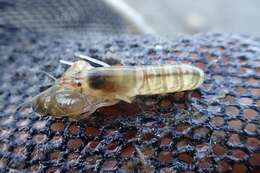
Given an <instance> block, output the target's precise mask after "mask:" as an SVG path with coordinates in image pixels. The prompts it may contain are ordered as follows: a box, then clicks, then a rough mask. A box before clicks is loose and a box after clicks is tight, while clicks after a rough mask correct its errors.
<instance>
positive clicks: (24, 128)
mask: <svg viewBox="0 0 260 173" xmlns="http://www.w3.org/2000/svg"><path fill="white" fill-rule="evenodd" d="M15 34H16V35H15ZM13 35H15V36H16V37H8V35H6V36H5V37H4V40H5V41H3V45H2V46H1V51H0V52H1V58H2V60H1V61H2V63H1V65H0V69H1V73H2V75H1V77H0V85H1V87H0V93H1V103H3V104H1V107H0V110H1V117H0V118H1V120H0V157H1V158H2V159H1V160H0V170H1V171H2V172H6V171H11V172H12V171H15V170H16V171H21V170H24V171H35V172H55V170H59V171H61V172H79V171H81V172H93V171H94V172H95V171H96V172H99V171H101V172H102V171H103V172H106V171H116V172H135V171H136V172H137V171H140V172H141V171H143V172H193V171H195V172H227V171H232V172H236V173H237V172H259V171H260V168H259V166H260V122H259V119H260V115H259V112H260V58H259V57H260V40H259V39H254V38H251V37H248V36H242V35H228V34H226V35H225V34H202V35H197V36H193V37H180V38H178V39H176V40H175V41H165V40H162V39H159V38H154V37H131V38H130V37H120V38H106V39H103V40H100V41H98V40H94V41H93V40H87V39H83V38H80V37H78V36H75V37H73V38H71V37H65V38H64V37H63V38H59V37H54V36H50V35H47V36H39V35H34V34H31V33H24V34H23V35H22V34H21V35H20V34H19V33H18V32H17V33H13ZM10 40H12V41H10ZM25 45H26V46H25ZM75 52H81V53H82V54H87V55H89V56H92V57H94V58H98V59H100V58H102V57H108V56H111V55H114V54H116V55H117V56H120V57H122V58H121V59H120V60H121V63H122V64H124V65H140V64H158V63H161V64H166V63H172V62H175V61H177V62H183V63H193V64H194V65H196V66H198V67H201V68H203V69H204V70H205V73H206V80H205V83H204V84H203V86H202V87H200V89H199V90H196V91H193V92H192V93H190V98H189V99H183V98H186V96H187V95H189V94H188V93H176V94H168V95H166V96H149V97H139V99H140V100H141V102H138V103H135V104H131V105H129V104H126V103H120V104H118V105H115V106H113V107H108V108H102V109H99V110H98V111H97V112H96V113H95V114H94V115H93V117H95V118H93V119H92V120H91V121H90V120H83V121H79V122H74V121H72V122H70V121H68V119H66V118H65V119H57V118H53V117H41V118H39V117H38V116H36V115H35V113H34V112H32V110H31V109H29V108H28V109H25V110H23V111H22V112H18V113H16V114H14V113H13V111H14V109H15V108H16V106H17V105H19V104H20V103H22V102H24V101H26V100H28V98H29V96H33V95H36V94H37V93H39V92H40V90H41V87H42V86H43V85H48V84H51V81H50V80H49V79H48V78H47V77H46V76H42V75H40V74H38V73H37V71H38V70H44V71H47V72H49V73H51V74H52V75H54V76H55V77H59V76H60V75H61V74H62V73H63V72H64V70H65V69H66V67H65V66H64V65H61V64H59V63H58V61H59V59H60V58H62V59H65V60H73V58H72V56H73V53H75ZM215 59H219V61H218V62H217V63H215V64H213V65H211V66H207V64H208V63H209V62H212V61H213V60H215ZM108 62H111V61H108ZM37 74H38V75H37ZM45 88H46V87H45ZM138 105H139V106H138ZM139 107H141V109H140V108H139Z"/></svg>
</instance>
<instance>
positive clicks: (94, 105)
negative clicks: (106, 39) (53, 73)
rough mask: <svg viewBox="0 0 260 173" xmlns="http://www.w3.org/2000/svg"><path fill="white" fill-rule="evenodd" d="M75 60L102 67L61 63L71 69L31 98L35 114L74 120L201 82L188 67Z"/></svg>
mask: <svg viewBox="0 0 260 173" xmlns="http://www.w3.org/2000/svg"><path fill="white" fill-rule="evenodd" d="M78 57H80V58H83V59H85V60H89V61H91V62H94V63H97V64H99V65H102V66H103V67H93V66H91V65H90V64H89V63H87V62H86V61H83V60H79V61H77V62H68V61H63V60H61V62H62V63H66V64H68V65H71V66H70V68H69V69H68V70H67V71H66V72H65V73H64V74H63V76H62V77H61V78H60V79H58V80H56V82H55V84H54V85H53V86H52V87H51V88H49V89H47V90H46V91H44V92H42V93H40V94H39V95H38V96H36V97H34V98H33V99H32V101H31V103H32V107H33V109H34V110H35V111H36V112H39V113H41V114H48V115H52V116H59V117H62V116H69V117H70V118H74V119H78V118H82V117H86V116H89V115H90V114H92V113H93V112H94V111H96V109H98V108H100V107H104V106H110V105H114V104H116V103H118V102H119V101H125V102H128V103H131V102H132V101H133V99H134V98H135V96H137V95H154V94H164V93H173V92H180V91H186V90H193V89H196V88H198V87H199V86H200V85H201V84H202V83H203V80H204V72H203V71H202V70H201V69H199V68H197V67H195V66H192V65H188V64H175V65H153V66H109V65H108V64H105V63H104V62H101V61H98V60H95V59H92V58H90V57H87V56H82V55H78Z"/></svg>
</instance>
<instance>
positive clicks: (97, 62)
mask: <svg viewBox="0 0 260 173" xmlns="http://www.w3.org/2000/svg"><path fill="white" fill-rule="evenodd" d="M74 56H75V57H77V58H81V59H85V60H87V61H90V62H93V63H95V64H98V65H101V66H103V67H110V65H109V64H107V63H105V62H103V61H99V60H97V59H94V58H91V57H89V56H86V55H81V54H75V55H74Z"/></svg>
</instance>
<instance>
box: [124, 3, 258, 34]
mask: <svg viewBox="0 0 260 173" xmlns="http://www.w3.org/2000/svg"><path fill="white" fill-rule="evenodd" d="M124 1H125V2H126V3H127V4H129V6H131V7H132V8H134V9H135V10H136V11H137V12H139V13H140V15H141V16H142V17H143V18H144V20H145V21H146V22H147V23H148V24H149V25H150V26H151V27H152V28H153V29H154V30H155V31H156V32H157V33H158V34H159V35H163V36H173V35H175V34H178V33H185V34H194V33H198V32H208V31H211V32H235V33H246V34H251V35H255V36H260V21H259V17H260V10H259V7H260V1H257V0H251V1H244V0H236V1H233V0H210V1H208V0H196V1H193V0H183V1H179V0H160V1H158V0H146V1H144V0H143V1H142V0H124Z"/></svg>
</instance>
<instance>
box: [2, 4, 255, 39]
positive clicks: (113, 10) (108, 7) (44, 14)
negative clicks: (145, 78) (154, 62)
mask: <svg viewBox="0 0 260 173" xmlns="http://www.w3.org/2000/svg"><path fill="white" fill-rule="evenodd" d="M259 7H260V1H257V0H251V1H244V0H236V1H232V0H211V1H208V0H196V2H194V1H193V0H183V1H179V0H160V1H158V0H96V1H93V0H73V1H72V0H55V1H52V0H44V1H42V0H13V1H8V0H0V28H1V27H9V28H23V29H27V30H30V31H37V32H56V33H63V31H76V32H83V33H84V34H82V36H84V35H92V36H93V35H94V36H97V35H120V34H125V33H127V34H129V33H130V34H143V33H145V34H146V33H150V34H156V35H160V36H163V37H174V36H176V35H178V34H195V33H199V32H225V33H227V32H233V33H244V34H250V35H253V36H260V23H259V19H258V18H259V16H260V15H259V14H260V10H259Z"/></svg>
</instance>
